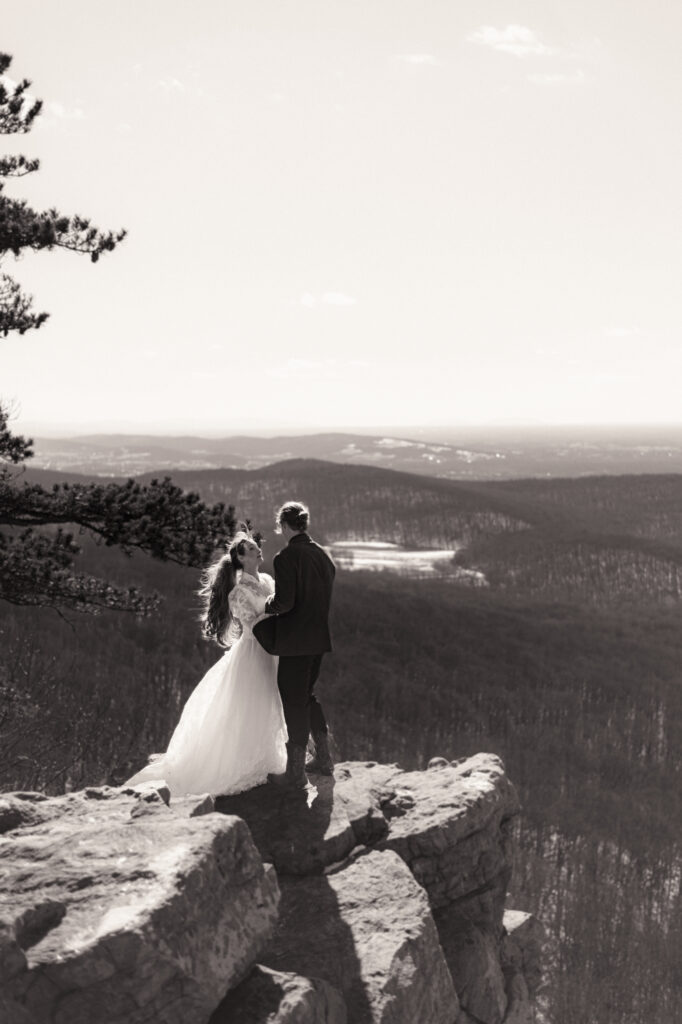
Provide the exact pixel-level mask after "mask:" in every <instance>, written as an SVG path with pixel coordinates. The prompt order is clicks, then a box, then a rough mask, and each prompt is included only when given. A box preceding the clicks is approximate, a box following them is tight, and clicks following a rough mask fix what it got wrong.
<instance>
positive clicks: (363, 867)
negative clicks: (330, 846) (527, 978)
mask: <svg viewBox="0 0 682 1024" xmlns="http://www.w3.org/2000/svg"><path fill="white" fill-rule="evenodd" d="M280 884H281V892H282V898H281V904H280V920H279V924H278V926H277V930H276V932H275V936H274V938H273V940H272V943H271V944H270V946H269V948H268V950H267V952H266V954H265V956H264V958H263V962H264V963H265V964H267V965H268V966H269V967H271V968H273V969H275V970H277V971H295V972H297V973H299V974H303V975H305V976H307V977H315V978H321V979H323V980H324V981H326V982H328V983H329V984H331V985H332V986H333V987H334V988H336V989H337V990H338V991H340V992H341V994H342V995H343V998H344V1000H345V1003H346V1006H347V1008H348V1019H349V1021H352V1024H370V1022H371V1024H407V1022H410V1024H412V1022H415V1024H416V1022H422V1021H423V1022H424V1024H426V1022H428V1024H454V1021H455V1020H456V1018H457V1013H458V1011H459V1006H458V1002H457V996H456V994H455V990H454V988H453V985H452V979H451V977H450V974H449V972H448V969H447V966H446V964H445V960H444V959H443V953H442V950H441V948H440V945H439V942H438V934H437V932H436V928H435V925H434V922H433V918H432V916H431V911H430V909H429V904H428V900H427V898H426V894H425V893H424V891H423V889H422V888H421V887H420V886H419V885H417V883H416V882H415V880H414V878H413V877H412V875H411V873H410V871H409V870H408V868H407V867H406V866H405V864H404V863H403V862H402V860H401V859H400V858H399V857H398V856H397V855H396V854H395V853H393V852H392V851H390V850H386V851H383V852H375V851H365V852H361V853H359V854H358V855H356V856H354V857H351V858H349V859H348V860H347V861H346V862H344V863H342V864H341V865H336V866H334V867H333V868H330V869H328V870H327V872H326V873H325V874H324V875H317V876H311V877H308V878H300V877H298V878H297V877H294V876H290V877H285V878H281V879H280Z"/></svg>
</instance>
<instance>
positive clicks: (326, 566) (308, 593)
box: [256, 533, 336, 747]
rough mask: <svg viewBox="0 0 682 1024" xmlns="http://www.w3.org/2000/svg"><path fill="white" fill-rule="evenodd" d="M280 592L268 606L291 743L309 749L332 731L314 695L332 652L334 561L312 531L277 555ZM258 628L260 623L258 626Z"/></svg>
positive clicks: (277, 576)
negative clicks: (272, 618) (315, 739)
mask: <svg viewBox="0 0 682 1024" xmlns="http://www.w3.org/2000/svg"><path fill="white" fill-rule="evenodd" d="M273 566H274V570H275V593H274V594H273V596H272V597H271V598H269V599H268V601H267V603H266V605H265V610H266V612H268V613H269V614H274V615H276V619H275V645H274V653H275V654H278V655H279V667H278V670H277V685H278V686H279V692H280V696H281V698H282V706H283V708H284V718H285V721H286V724H287V731H288V733H289V742H290V743H293V744H295V745H296V746H300V747H305V745H306V744H307V742H308V736H309V735H310V732H311V729H312V732H313V734H316V733H319V732H327V722H326V720H325V717H324V712H323V711H322V707H321V705H320V702H319V701H318V699H317V697H316V696H315V693H314V688H315V683H316V682H317V678H318V676H319V674H320V666H321V664H322V657H323V655H324V654H325V653H326V652H327V651H331V649H332V645H331V636H330V633H329V606H330V604H331V597H332V588H333V585H334V575H335V571H336V570H335V567H334V563H333V561H332V560H331V558H330V557H329V555H328V554H327V552H326V551H325V550H324V548H322V547H320V545H319V544H316V543H315V541H314V540H312V539H311V537H310V536H309V535H308V534H307V533H298V534H296V535H295V536H294V537H292V538H291V540H290V541H289V543H288V544H287V546H286V547H285V548H282V550H281V551H280V552H279V553H278V554H277V555H275V558H274V562H273ZM256 628H258V627H256Z"/></svg>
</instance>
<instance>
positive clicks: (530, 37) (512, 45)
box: [466, 25, 557, 57]
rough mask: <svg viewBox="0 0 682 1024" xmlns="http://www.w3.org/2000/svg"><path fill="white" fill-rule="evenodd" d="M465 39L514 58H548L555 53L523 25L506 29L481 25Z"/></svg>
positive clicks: (535, 33)
mask: <svg viewBox="0 0 682 1024" xmlns="http://www.w3.org/2000/svg"><path fill="white" fill-rule="evenodd" d="M466 38H467V42H469V43H475V44H477V45H478V46H489V47H491V48H492V49H493V50H497V51H498V53H510V54H512V55H513V56H514V57H550V56H552V55H553V54H555V53H556V52H557V50H556V48H555V47H552V46H547V44H546V43H543V42H542V40H541V39H540V37H539V36H538V34H537V32H534V31H533V29H532V28H526V26H525V25H507V27H506V28H494V27H493V26H492V25H482V26H481V27H480V28H477V29H476V31H475V32H470V33H469V35H468V36H467V37H466Z"/></svg>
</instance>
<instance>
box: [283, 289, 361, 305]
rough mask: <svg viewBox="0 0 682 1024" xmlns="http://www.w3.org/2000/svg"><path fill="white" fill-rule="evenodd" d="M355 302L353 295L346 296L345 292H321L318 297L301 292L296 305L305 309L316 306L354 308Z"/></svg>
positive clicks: (310, 293)
mask: <svg viewBox="0 0 682 1024" xmlns="http://www.w3.org/2000/svg"><path fill="white" fill-rule="evenodd" d="M357 301H358V300H357V299H356V298H355V297H354V296H353V295H346V294H345V292H322V294H320V295H313V294H312V292H303V293H302V294H301V296H300V298H299V300H298V302H297V303H296V304H297V305H299V306H304V307H305V308H306V309H316V308H317V307H318V306H355V305H356V303H357Z"/></svg>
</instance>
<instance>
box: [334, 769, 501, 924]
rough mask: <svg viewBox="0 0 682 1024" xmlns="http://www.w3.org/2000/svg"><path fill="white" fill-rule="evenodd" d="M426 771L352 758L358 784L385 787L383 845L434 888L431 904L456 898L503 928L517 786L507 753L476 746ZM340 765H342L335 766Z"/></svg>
mask: <svg viewBox="0 0 682 1024" xmlns="http://www.w3.org/2000/svg"><path fill="white" fill-rule="evenodd" d="M435 760H436V761H437V762H438V763H437V764H435V765H434V766H433V768H431V769H430V770H429V771H426V772H419V771H417V772H404V771H402V770H401V769H400V768H398V767H397V766H396V765H376V764H372V763H369V764H352V763H351V764H348V765H344V766H340V767H344V768H346V769H347V770H348V771H350V772H351V774H352V776H353V778H354V780H355V783H356V786H358V787H361V786H364V788H365V789H366V791H367V792H371V793H375V794H377V793H379V794H381V797H380V799H381V808H382V811H383V814H384V816H385V817H387V819H388V820H389V824H390V830H389V833H388V835H387V836H386V837H385V838H384V839H383V840H381V841H380V842H379V843H378V846H379V848H381V849H387V850H394V851H395V852H396V853H397V854H398V855H399V856H400V857H402V859H403V860H404V861H405V863H406V864H407V865H408V866H409V867H410V869H411V871H412V872H413V874H414V877H415V878H416V879H417V881H418V882H419V883H420V884H421V885H423V886H424V888H425V889H426V891H427V893H428V894H429V900H430V902H431V906H432V907H447V906H452V904H455V903H456V904H458V912H459V914H460V916H463V917H468V918H470V919H471V920H474V921H476V922H477V923H479V922H480V921H481V919H482V918H485V919H487V920H488V921H489V922H490V925H491V927H493V928H497V929H499V930H500V931H501V927H502V914H503V911H504V899H505V895H506V888H507V884H508V881H509V878H510V876H511V866H512V853H513V851H512V837H511V822H512V820H513V818H514V816H515V815H516V814H518V812H519V801H518V797H517V795H516V791H515V789H514V787H513V786H512V784H511V782H510V781H509V779H508V778H507V775H506V773H505V770H504V765H503V764H502V761H501V760H500V759H499V757H497V756H496V755H494V754H477V755H476V756H475V757H470V758H467V759H466V760H465V761H463V762H459V763H457V764H454V765H452V764H446V765H442V764H441V763H440V760H441V759H435ZM337 771H338V769H337Z"/></svg>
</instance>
